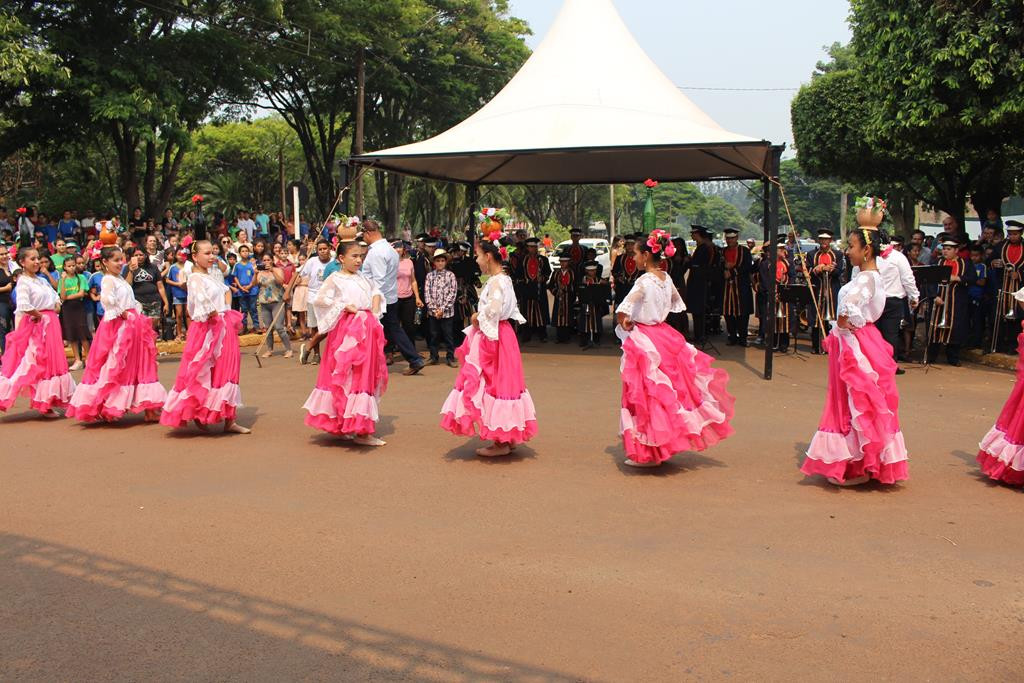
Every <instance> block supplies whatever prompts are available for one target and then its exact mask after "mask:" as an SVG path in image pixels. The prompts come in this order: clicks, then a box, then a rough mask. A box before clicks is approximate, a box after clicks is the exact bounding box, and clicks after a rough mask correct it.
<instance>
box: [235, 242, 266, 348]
mask: <svg viewBox="0 0 1024 683" xmlns="http://www.w3.org/2000/svg"><path fill="white" fill-rule="evenodd" d="M234 272H235V290H236V291H237V292H238V310H239V311H240V312H241V313H242V334H248V333H249V332H252V331H255V330H258V329H259V327H260V319H259V313H258V312H257V309H256V298H257V297H258V296H259V293H260V288H259V285H257V284H256V266H255V264H254V263H253V262H252V250H251V249H250V248H249V245H247V244H243V245H242V246H240V247H239V248H238V263H237V264H235V268H234ZM250 323H251V327H250Z"/></svg>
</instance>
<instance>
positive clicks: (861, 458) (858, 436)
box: [800, 228, 907, 486]
mask: <svg viewBox="0 0 1024 683" xmlns="http://www.w3.org/2000/svg"><path fill="white" fill-rule="evenodd" d="M879 245H880V243H879V233H878V231H877V230H875V229H868V228H860V229H858V230H855V231H853V232H852V233H851V234H850V238H849V245H848V248H847V251H846V253H847V255H848V256H849V257H850V263H851V264H852V265H853V266H855V267H857V266H859V267H860V272H859V273H858V274H857V275H855V276H854V278H853V279H852V280H850V282H848V283H846V284H845V285H843V288H842V289H840V290H839V304H838V307H837V309H836V313H837V315H838V316H839V319H838V320H837V321H836V322H835V323H833V327H832V331H831V332H830V333H829V335H828V338H827V339H826V340H825V348H826V350H827V351H828V389H827V392H826V396H825V409H824V411H823V412H822V415H821V421H820V422H819V423H818V431H817V432H816V433H815V434H814V438H812V439H811V445H810V446H809V447H808V449H807V458H806V459H805V460H804V462H803V465H802V466H801V467H800V471H801V472H803V473H804V474H806V475H807V476H813V475H816V474H820V475H822V476H824V477H826V478H827V479H828V481H829V482H830V483H832V484H836V485H838V486H853V485H856V484H863V483H864V482H866V481H868V480H870V479H877V480H878V481H880V482H881V483H883V484H893V483H895V482H897V481H903V480H905V479H907V447H906V445H905V444H904V442H903V432H902V431H900V418H899V403H900V397H899V392H898V391H897V390H896V362H895V361H894V360H893V354H892V347H891V346H889V344H888V343H887V342H886V341H885V340H884V339H883V338H882V335H881V333H880V332H879V331H878V329H877V328H876V327H875V324H874V323H875V321H876V320H878V318H879V317H880V316H881V315H882V311H883V310H884V309H885V286H884V284H883V283H882V276H881V275H880V274H879V273H878V267H877V265H876V264H875V257H876V255H877V254H878V250H879Z"/></svg>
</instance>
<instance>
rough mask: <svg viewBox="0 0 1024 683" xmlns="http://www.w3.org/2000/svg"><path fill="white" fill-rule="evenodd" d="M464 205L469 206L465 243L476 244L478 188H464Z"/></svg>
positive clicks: (472, 186)
mask: <svg viewBox="0 0 1024 683" xmlns="http://www.w3.org/2000/svg"><path fill="white" fill-rule="evenodd" d="M466 203H467V204H468V205H469V227H468V228H467V229H466V241H467V242H469V243H470V244H474V245H475V244H476V214H477V211H478V210H479V208H480V207H478V206H477V204H479V203H480V186H479V185H470V186H468V187H467V188H466Z"/></svg>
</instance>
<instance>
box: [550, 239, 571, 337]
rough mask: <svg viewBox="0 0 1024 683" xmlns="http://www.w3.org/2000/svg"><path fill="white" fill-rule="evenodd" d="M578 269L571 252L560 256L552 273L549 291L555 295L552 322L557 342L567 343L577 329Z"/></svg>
mask: <svg viewBox="0 0 1024 683" xmlns="http://www.w3.org/2000/svg"><path fill="white" fill-rule="evenodd" d="M576 282H577V279H576V271H575V270H573V268H572V260H571V258H570V257H569V254H562V255H561V256H559V257H558V270H556V271H555V272H553V273H552V274H551V279H550V280H549V281H548V291H550V292H551V293H552V294H554V295H555V310H554V315H552V318H551V323H552V324H553V325H554V326H555V334H556V340H555V343H556V344H566V343H568V342H569V338H570V337H572V333H573V332H574V331H575V329H576V319H575V308H576Z"/></svg>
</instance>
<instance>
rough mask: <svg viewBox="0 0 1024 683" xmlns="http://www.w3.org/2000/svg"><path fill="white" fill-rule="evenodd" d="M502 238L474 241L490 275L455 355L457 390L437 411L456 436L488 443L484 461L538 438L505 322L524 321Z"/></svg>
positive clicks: (515, 347)
mask: <svg viewBox="0 0 1024 683" xmlns="http://www.w3.org/2000/svg"><path fill="white" fill-rule="evenodd" d="M499 237H500V235H497V234H494V235H491V237H490V239H483V240H480V241H478V242H477V246H476V261H477V263H478V264H479V265H480V270H481V271H482V272H483V273H484V274H485V275H488V276H489V279H488V280H487V284H486V285H485V286H484V288H483V291H482V292H481V293H480V303H479V306H478V309H477V310H478V312H477V313H474V314H473V325H472V326H471V327H469V328H467V329H466V331H465V332H466V340H465V341H464V342H463V343H462V346H460V347H459V348H458V349H457V350H456V351H455V355H456V357H457V358H458V359H459V362H460V363H461V368H460V369H459V374H458V377H456V378H455V388H454V389H453V390H452V392H451V393H450V394H448V399H447V400H446V401H445V402H444V406H443V407H442V408H441V427H442V428H444V429H446V430H448V431H449V432H451V433H452V434H457V435H459V436H473V434H474V433H475V432H479V433H480V436H481V438H483V439H489V440H492V441H493V442H494V443H493V444H492V445H491V446H487V447H484V448H478V449H477V451H476V454H477V455H479V456H482V457H494V456H501V455H508V454H509V453H510V452H511V451H512V450H513V449H514V448H515V447H516V446H517V445H518V444H521V443H523V442H526V441H529V440H530V439H532V438H533V437H534V436H535V435H536V434H537V413H536V411H535V410H534V407H533V399H532V398H531V397H530V392H529V391H527V389H526V381H525V380H524V379H523V363H522V358H521V356H520V354H519V341H518V339H517V338H516V333H515V330H514V329H512V325H511V324H510V323H509V320H510V319H511V320H517V321H519V322H520V323H524V322H526V321H525V319H524V318H523V317H522V315H520V313H519V308H518V307H517V305H516V294H515V290H514V289H513V287H512V280H511V279H510V278H509V276H508V275H506V274H505V273H504V270H503V269H502V263H503V262H504V260H505V259H506V258H507V252H506V251H505V247H503V246H501V245H500V241H499Z"/></svg>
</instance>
